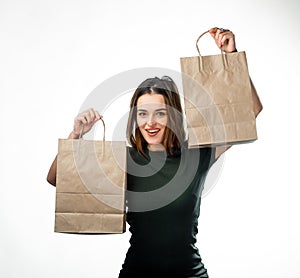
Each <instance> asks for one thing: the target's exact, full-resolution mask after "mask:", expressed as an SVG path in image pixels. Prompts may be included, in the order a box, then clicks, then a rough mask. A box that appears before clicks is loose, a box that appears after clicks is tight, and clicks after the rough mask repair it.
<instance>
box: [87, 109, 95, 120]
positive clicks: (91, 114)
mask: <svg viewBox="0 0 300 278" xmlns="http://www.w3.org/2000/svg"><path fill="white" fill-rule="evenodd" d="M87 113H88V116H89V123H91V122H93V121H94V120H95V118H96V115H95V111H94V109H93V108H90V109H89V110H88V111H87Z"/></svg>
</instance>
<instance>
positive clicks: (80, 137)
mask: <svg viewBox="0 0 300 278" xmlns="http://www.w3.org/2000/svg"><path fill="white" fill-rule="evenodd" d="M100 120H101V122H102V124H103V139H102V141H103V142H105V123H104V120H103V119H102V118H101V119H100ZM83 129H84V125H83V124H82V125H81V130H80V134H79V139H82V134H83Z"/></svg>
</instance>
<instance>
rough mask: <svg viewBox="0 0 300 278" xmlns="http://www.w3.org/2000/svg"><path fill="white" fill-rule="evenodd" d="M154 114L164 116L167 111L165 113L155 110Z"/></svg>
mask: <svg viewBox="0 0 300 278" xmlns="http://www.w3.org/2000/svg"><path fill="white" fill-rule="evenodd" d="M156 115H157V116H158V117H164V116H166V115H167V113H166V112H165V111H157V112H156Z"/></svg>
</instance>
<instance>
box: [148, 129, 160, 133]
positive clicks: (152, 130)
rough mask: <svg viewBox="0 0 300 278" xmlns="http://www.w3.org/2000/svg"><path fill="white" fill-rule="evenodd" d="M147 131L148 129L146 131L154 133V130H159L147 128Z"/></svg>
mask: <svg viewBox="0 0 300 278" xmlns="http://www.w3.org/2000/svg"><path fill="white" fill-rule="evenodd" d="M147 131H148V132H150V133H155V132H158V131H159V129H151V130H150V129H148V130H147Z"/></svg>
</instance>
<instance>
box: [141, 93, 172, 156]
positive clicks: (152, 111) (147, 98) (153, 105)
mask: <svg viewBox="0 0 300 278" xmlns="http://www.w3.org/2000/svg"><path fill="white" fill-rule="evenodd" d="M167 121H168V118H167V109H166V104H165V100H164V97H163V96H162V95H159V94H146V95H143V96H141V97H140V98H139V99H138V102H137V124H138V127H139V130H140V132H141V133H142V135H143V137H144V139H145V140H146V141H147V143H148V149H149V150H152V151H155V150H164V146H163V139H164V133H165V128H166V125H167Z"/></svg>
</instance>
